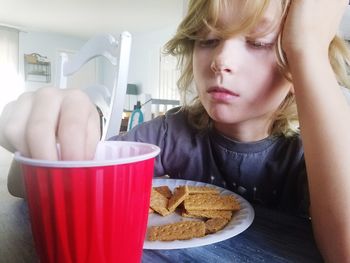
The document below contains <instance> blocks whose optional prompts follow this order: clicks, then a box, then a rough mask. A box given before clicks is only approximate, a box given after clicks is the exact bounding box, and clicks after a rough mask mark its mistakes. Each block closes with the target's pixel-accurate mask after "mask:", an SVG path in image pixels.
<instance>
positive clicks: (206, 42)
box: [197, 38, 220, 48]
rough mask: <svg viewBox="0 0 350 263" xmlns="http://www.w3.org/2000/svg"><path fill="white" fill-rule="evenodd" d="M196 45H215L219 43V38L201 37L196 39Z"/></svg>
mask: <svg viewBox="0 0 350 263" xmlns="http://www.w3.org/2000/svg"><path fill="white" fill-rule="evenodd" d="M197 43H198V46H200V47H206V48H209V47H216V46H217V45H218V44H219V43H220V39H217V38H210V39H202V40H198V42H197Z"/></svg>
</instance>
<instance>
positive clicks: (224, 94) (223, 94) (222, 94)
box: [207, 87, 239, 100]
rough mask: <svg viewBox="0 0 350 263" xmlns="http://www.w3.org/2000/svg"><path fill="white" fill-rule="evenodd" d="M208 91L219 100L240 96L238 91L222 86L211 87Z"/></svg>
mask: <svg viewBox="0 0 350 263" xmlns="http://www.w3.org/2000/svg"><path fill="white" fill-rule="evenodd" d="M207 93H208V94H209V95H210V96H211V97H212V98H213V99H217V100H228V99H232V98H236V97H239V94H238V93H236V92H233V91H232V90H229V89H225V88H222V87H211V88H209V89H208V90H207Z"/></svg>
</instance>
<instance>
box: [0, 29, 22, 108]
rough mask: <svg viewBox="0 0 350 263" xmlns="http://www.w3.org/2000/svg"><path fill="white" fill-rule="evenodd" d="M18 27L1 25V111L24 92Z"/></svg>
mask: <svg viewBox="0 0 350 263" xmlns="http://www.w3.org/2000/svg"><path fill="white" fill-rule="evenodd" d="M18 38H19V31H18V30H17V29H13V28H9V27H4V26H0V94H1V95H0V111H2V109H3V107H4V106H5V105H6V104H7V103H8V102H9V101H11V100H14V99H15V98H17V97H18V95H19V94H20V93H22V92H23V86H24V83H23V80H21V78H20V76H19V65H18V61H19V59H18V53H19V51H18V49H19V47H18Z"/></svg>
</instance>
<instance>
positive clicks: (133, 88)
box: [126, 83, 139, 95]
mask: <svg viewBox="0 0 350 263" xmlns="http://www.w3.org/2000/svg"><path fill="white" fill-rule="evenodd" d="M126 94H128V95H138V94H139V90H138V87H137V85H136V84H129V83H128V85H127V87H126Z"/></svg>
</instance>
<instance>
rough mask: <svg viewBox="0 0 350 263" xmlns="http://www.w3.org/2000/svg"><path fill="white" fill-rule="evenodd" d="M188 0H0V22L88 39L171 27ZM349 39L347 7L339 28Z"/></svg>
mask: <svg viewBox="0 0 350 263" xmlns="http://www.w3.org/2000/svg"><path fill="white" fill-rule="evenodd" d="M187 1H188V0H0V25H7V26H13V27H17V28H19V29H21V30H23V31H41V32H52V33H61V34H66V35H72V36H76V37H82V38H90V37H91V36H93V35H96V34H98V33H112V34H113V33H120V32H121V31H123V30H127V31H130V32H131V33H140V32H150V31H156V30H161V29H164V28H168V27H175V26H176V25H177V24H178V23H179V21H180V19H181V17H182V16H183V13H184V10H185V6H186V3H187ZM340 31H341V32H342V35H344V36H345V37H346V38H347V39H350V6H348V8H347V10H346V13H345V15H344V18H343V20H342V24H341V27H340Z"/></svg>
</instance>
